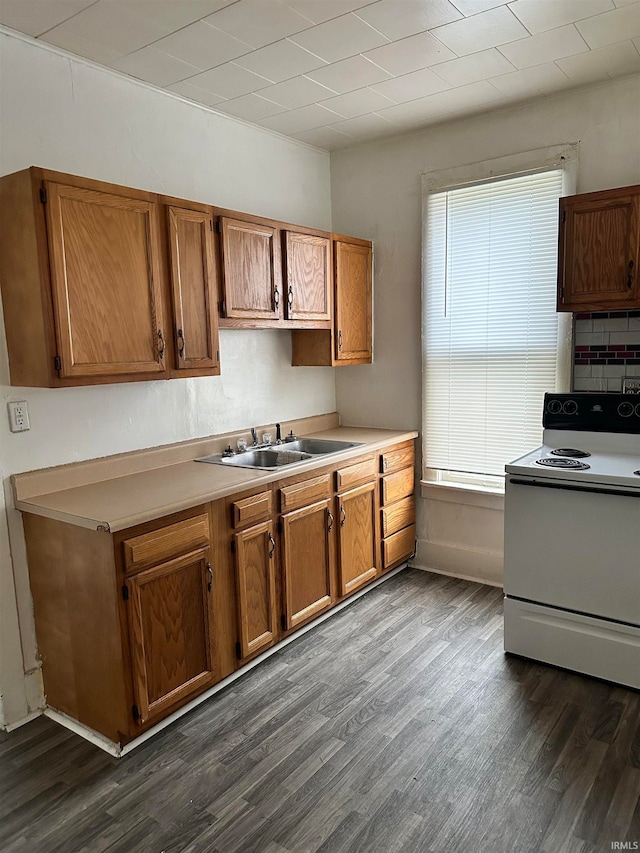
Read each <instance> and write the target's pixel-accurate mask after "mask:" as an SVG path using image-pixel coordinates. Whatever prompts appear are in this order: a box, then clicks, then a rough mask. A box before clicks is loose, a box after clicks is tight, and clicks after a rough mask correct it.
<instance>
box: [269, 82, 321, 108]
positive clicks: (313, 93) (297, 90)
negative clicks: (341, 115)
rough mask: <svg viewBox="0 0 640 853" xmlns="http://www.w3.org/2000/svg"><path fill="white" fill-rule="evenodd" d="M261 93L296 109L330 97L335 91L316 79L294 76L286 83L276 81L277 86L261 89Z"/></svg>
mask: <svg viewBox="0 0 640 853" xmlns="http://www.w3.org/2000/svg"><path fill="white" fill-rule="evenodd" d="M260 94H261V95H262V96H263V97H264V98H268V99H269V100H270V101H274V102H275V103H276V104H282V106H283V107H286V108H287V109H289V110H295V109H297V108H298V107H306V106H307V105H308V104H315V103H316V102H317V101H323V100H324V99H325V98H330V97H331V96H332V95H334V94H335V92H334V91H333V90H331V89H328V88H327V87H326V86H321V85H320V83H316V81H315V80H309V78H308V77H293V78H292V79H291V80H285V82H284V83H276V85H275V86H267V87H266V88H265V89H261V90H260Z"/></svg>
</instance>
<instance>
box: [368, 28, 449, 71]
mask: <svg viewBox="0 0 640 853" xmlns="http://www.w3.org/2000/svg"><path fill="white" fill-rule="evenodd" d="M365 56H366V57H367V59H370V60H371V61H372V62H375V63H376V65H379V66H380V67H381V68H384V70H385V71H388V72H389V73H390V74H393V75H395V76H399V75H400V74H408V73H409V72H410V71H418V70H419V69H420V68H427V67H428V66H429V65H435V63H436V62H445V61H446V60H447V59H455V56H456V55H455V53H453V52H452V51H451V50H449V48H448V47H445V46H444V45H443V44H442V42H439V41H438V39H436V38H434V37H433V36H432V35H431V33H418V35H415V36H409V38H406V39H401V40H400V41H394V42H391V44H383V45H382V47H376V48H374V49H373V50H369V51H367V53H365Z"/></svg>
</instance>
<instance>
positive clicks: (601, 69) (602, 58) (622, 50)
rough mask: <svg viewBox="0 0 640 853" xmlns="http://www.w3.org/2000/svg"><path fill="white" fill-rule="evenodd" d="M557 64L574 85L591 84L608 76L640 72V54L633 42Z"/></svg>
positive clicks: (604, 48) (605, 48) (572, 57)
mask: <svg viewBox="0 0 640 853" xmlns="http://www.w3.org/2000/svg"><path fill="white" fill-rule="evenodd" d="M557 64H558V65H559V66H560V68H561V69H562V70H563V71H564V73H565V74H566V75H567V77H569V78H570V79H571V80H572V81H573V82H574V83H590V82H592V81H597V80H602V79H603V78H604V77H605V76H607V75H609V76H610V77H619V76H620V75H622V74H633V73H634V72H636V71H640V53H638V51H637V50H636V49H635V47H634V45H633V42H632V41H625V42H622V43H620V44H613V45H608V46H607V47H599V48H598V49H597V50H590V51H589V52H588V53H579V54H578V55H577V56H569V57H567V58H566V59H559V60H558V63H557Z"/></svg>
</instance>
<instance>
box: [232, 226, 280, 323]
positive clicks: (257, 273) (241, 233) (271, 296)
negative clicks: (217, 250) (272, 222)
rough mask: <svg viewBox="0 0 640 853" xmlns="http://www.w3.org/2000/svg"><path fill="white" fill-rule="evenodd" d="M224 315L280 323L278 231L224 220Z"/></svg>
mask: <svg viewBox="0 0 640 853" xmlns="http://www.w3.org/2000/svg"><path fill="white" fill-rule="evenodd" d="M220 223H221V230H222V277H223V284H224V297H223V302H224V308H223V312H222V313H223V316H226V317H230V318H236V319H256V320H269V319H271V320H277V319H278V318H279V317H280V299H281V292H280V287H279V286H278V281H277V280H276V276H275V264H274V252H275V241H276V234H277V230H276V229H275V228H271V227H270V226H268V225H255V224H253V223H252V222H245V221H243V220H239V219H228V218H227V217H224V216H223V217H221V219H220Z"/></svg>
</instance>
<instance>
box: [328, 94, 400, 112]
mask: <svg viewBox="0 0 640 853" xmlns="http://www.w3.org/2000/svg"><path fill="white" fill-rule="evenodd" d="M392 104H393V101H390V100H389V99H388V98H385V97H384V96H383V95H381V94H379V93H378V92H374V91H373V89H368V88H364V89H357V90H356V91H355V92H348V93H347V94H346V95H338V97H337V98H328V99H327V100H326V101H322V106H323V107H326V108H327V109H329V110H333V111H334V112H336V113H339V114H340V115H341V116H344V117H345V118H356V116H361V115H365V114H366V113H374V112H377V111H378V110H382V109H384V108H385V107H390V106H392Z"/></svg>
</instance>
